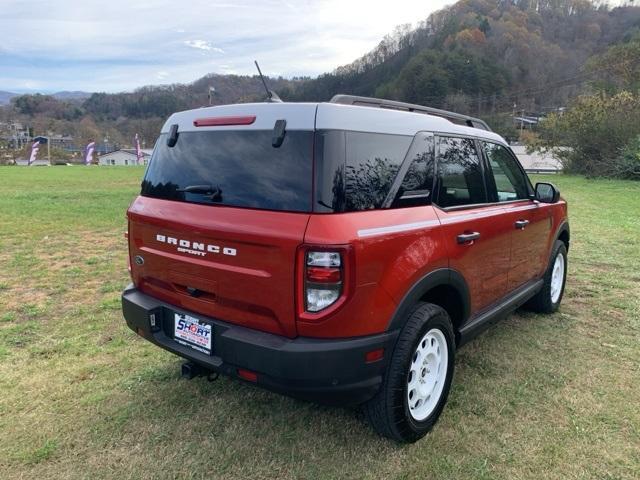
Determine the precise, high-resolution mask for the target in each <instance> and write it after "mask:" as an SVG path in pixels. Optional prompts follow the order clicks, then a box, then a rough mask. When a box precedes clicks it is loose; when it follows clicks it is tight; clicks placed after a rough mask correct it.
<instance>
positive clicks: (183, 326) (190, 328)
mask: <svg viewBox="0 0 640 480" xmlns="http://www.w3.org/2000/svg"><path fill="white" fill-rule="evenodd" d="M173 339H174V340H175V341H176V342H177V343H179V344H180V345H183V346H185V347H189V348H191V349H192V350H195V351H197V352H200V353H204V354H205V355H211V353H212V351H213V348H212V346H213V327H212V325H211V324H210V323H207V322H203V321H202V320H200V319H199V318H196V317H192V316H191V315H187V314H185V313H178V312H174V314H173Z"/></svg>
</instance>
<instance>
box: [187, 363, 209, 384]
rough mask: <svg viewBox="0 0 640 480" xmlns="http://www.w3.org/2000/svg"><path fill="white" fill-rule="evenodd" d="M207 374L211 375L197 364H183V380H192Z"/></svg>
mask: <svg viewBox="0 0 640 480" xmlns="http://www.w3.org/2000/svg"><path fill="white" fill-rule="evenodd" d="M207 373H209V370H207V369H206V368H204V367H201V366H200V365H198V364H197V363H193V362H184V363H183V364H182V368H181V374H182V378H186V379H187V380H191V379H193V378H196V377H199V376H201V375H206V374H207Z"/></svg>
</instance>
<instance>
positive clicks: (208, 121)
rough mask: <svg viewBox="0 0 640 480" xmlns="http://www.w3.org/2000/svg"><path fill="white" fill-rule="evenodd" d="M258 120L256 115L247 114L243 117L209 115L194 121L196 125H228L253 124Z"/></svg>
mask: <svg viewBox="0 0 640 480" xmlns="http://www.w3.org/2000/svg"><path fill="white" fill-rule="evenodd" d="M255 121H256V116H255V115H246V116H243V117H238V116H233V117H209V118H197V119H196V120H194V121H193V126H194V127H224V126H228V125H251V124H252V123H253V122H255Z"/></svg>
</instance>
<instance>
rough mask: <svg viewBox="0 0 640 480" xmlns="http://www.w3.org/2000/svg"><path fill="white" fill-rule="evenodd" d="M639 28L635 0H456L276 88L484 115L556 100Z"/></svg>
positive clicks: (562, 100)
mask: <svg viewBox="0 0 640 480" xmlns="http://www.w3.org/2000/svg"><path fill="white" fill-rule="evenodd" d="M638 31H640V8H638V7H630V6H629V7H620V8H614V9H610V8H608V7H607V6H605V5H600V4H598V3H596V2H591V1H587V0H548V1H543V0H461V1H459V2H458V3H456V4H455V5H453V6H451V7H448V8H445V9H443V10H440V11H438V12H436V13H434V14H432V15H431V16H429V18H427V19H426V20H425V21H423V22H421V23H420V24H419V25H418V27H417V28H416V29H413V30H411V29H409V28H408V27H406V26H405V27H399V28H397V29H396V30H395V31H394V32H393V34H391V35H388V36H387V37H385V38H384V39H383V40H382V42H380V44H379V45H378V47H377V48H376V49H374V50H373V51H372V52H370V53H368V54H367V55H365V56H363V57H362V58H360V59H358V60H356V61H355V62H353V63H352V64H350V65H347V66H344V67H340V68H338V69H336V70H335V71H334V72H332V73H329V74H325V75H321V76H320V77H318V78H317V79H314V80H311V81H308V82H304V83H302V84H298V85H297V86H296V87H297V88H295V89H294V90H293V91H291V92H283V93H284V94H285V96H290V97H291V98H294V99H296V100H312V99H313V100H325V99H328V98H330V97H331V96H332V95H333V94H335V93H336V92H341V93H351V94H357V95H368V96H380V97H386V98H391V99H397V100H403V101H408V102H413V103H420V104H426V105H432V106H436V107H443V108H450V109H453V110H457V111H462V112H466V113H473V114H480V115H487V114H491V113H493V112H499V111H509V112H511V111H512V109H513V104H514V103H515V104H516V105H517V108H518V109H522V108H523V109H527V110H539V109H543V108H545V107H557V106H561V105H564V104H566V102H567V100H568V99H569V98H571V97H573V96H575V95H576V94H577V93H579V92H581V91H582V89H583V86H584V84H585V82H586V81H587V80H589V78H591V74H590V73H588V72H586V71H585V70H584V69H583V67H584V65H585V63H586V62H587V60H588V59H589V58H590V57H592V56H593V55H595V54H598V53H601V52H602V51H604V50H605V49H606V48H607V47H608V46H610V45H612V44H616V43H620V42H624V41H625V40H628V39H630V38H631V37H633V35H634V34H635V33H636V32H638Z"/></svg>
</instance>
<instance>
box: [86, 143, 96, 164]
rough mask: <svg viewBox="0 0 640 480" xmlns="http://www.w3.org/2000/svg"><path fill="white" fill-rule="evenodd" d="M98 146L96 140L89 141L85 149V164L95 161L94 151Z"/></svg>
mask: <svg viewBox="0 0 640 480" xmlns="http://www.w3.org/2000/svg"><path fill="white" fill-rule="evenodd" d="M95 148H96V142H89V143H88V144H87V146H86V147H85V149H84V164H85V165H91V162H92V161H93V151H94V150H95Z"/></svg>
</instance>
